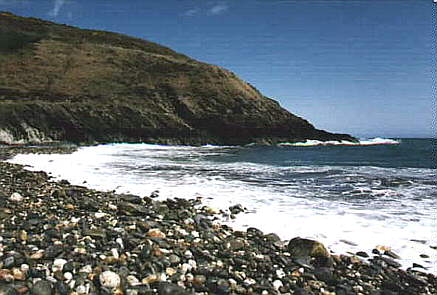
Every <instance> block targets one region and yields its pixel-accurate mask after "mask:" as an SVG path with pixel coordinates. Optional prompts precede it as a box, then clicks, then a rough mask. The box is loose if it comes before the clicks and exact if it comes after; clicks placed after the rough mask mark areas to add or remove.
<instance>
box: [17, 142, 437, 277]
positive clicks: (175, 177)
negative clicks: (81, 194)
mask: <svg viewBox="0 0 437 295" xmlns="http://www.w3.org/2000/svg"><path fill="white" fill-rule="evenodd" d="M319 144H320V143H318V142H306V143H302V144H298V145H291V144H283V145H278V146H244V147H241V146H240V147H226V146H203V147H187V146H161V145H149V144H109V145H99V146H93V147H83V148H80V149H79V150H78V151H77V152H75V153H73V154H71V155H57V154H52V155H18V156H16V157H15V158H14V159H12V160H11V161H12V162H14V163H20V164H25V165H29V166H30V167H29V169H32V170H44V171H46V172H48V173H50V174H51V175H52V176H54V177H56V178H59V179H67V180H69V181H70V182H71V183H74V184H81V185H86V186H88V187H91V188H96V189H100V190H116V191H117V192H130V193H134V194H138V195H141V196H147V195H150V194H151V193H152V192H153V191H155V190H158V191H159V195H160V198H171V197H183V198H196V197H202V198H203V199H204V201H205V203H206V204H208V205H209V206H212V207H216V208H220V209H227V208H228V207H229V206H230V205H234V204H242V205H243V206H244V207H246V208H247V209H248V211H247V212H248V213H242V214H239V215H237V218H236V219H235V220H229V221H226V222H229V223H230V224H231V225H232V226H233V227H235V228H237V229H244V228H247V227H257V228H259V229H261V230H263V231H264V232H265V233H270V232H274V233H277V234H278V235H279V236H280V237H281V238H283V239H291V238H293V237H296V236H300V237H307V238H313V239H317V240H319V241H321V242H323V243H325V245H327V246H328V247H329V248H330V249H331V250H332V251H334V252H335V253H337V254H341V253H347V252H352V253H355V252H357V251H360V250H364V251H367V252H368V253H369V254H371V250H372V249H373V248H375V247H376V246H378V245H384V246H389V247H391V248H392V250H393V251H394V252H395V253H397V254H399V255H400V256H401V258H402V259H401V260H400V262H401V263H402V265H403V267H404V268H407V267H411V266H412V263H413V262H416V263H419V264H421V265H422V266H424V267H425V268H427V271H429V272H433V273H437V250H436V249H433V247H435V246H437V175H436V161H437V159H436V154H435V152H436V150H437V147H436V140H435V139H396V141H393V140H384V139H374V140H370V141H364V140H363V141H362V142H361V144H362V145H319Z"/></svg>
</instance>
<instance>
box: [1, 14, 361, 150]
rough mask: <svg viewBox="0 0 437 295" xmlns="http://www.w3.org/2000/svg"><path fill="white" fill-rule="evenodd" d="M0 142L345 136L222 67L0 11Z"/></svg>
mask: <svg viewBox="0 0 437 295" xmlns="http://www.w3.org/2000/svg"><path fill="white" fill-rule="evenodd" d="M0 65H1V69H0V143H7V144H16V143H41V142H53V141H69V142H75V143H96V142H99V143H103V142H120V141H123V142H151V143H168V144H206V143H209V144H246V143H252V142H258V143H275V142H295V141H301V140H304V139H317V140H355V139H354V138H353V137H351V136H349V135H345V134H332V133H329V132H326V131H323V130H318V129H316V128H314V126H312V125H311V124H310V123H309V122H307V121H306V120H304V119H302V118H300V117H297V116H295V115H293V114H291V113H289V112H288V111H287V110H285V109H283V108H281V107H280V105H279V104H278V103H277V102H276V101H274V100H271V99H269V98H267V97H265V96H263V95H262V94H261V93H260V92H259V91H258V90H257V89H256V88H254V87H253V86H251V85H250V84H248V83H246V82H244V81H242V80H241V79H239V78H238V77H237V76H236V75H235V74H233V73H232V72H230V71H228V70H225V69H223V68H220V67H217V66H214V65H210V64H206V63H202V62H199V61H196V60H193V59H191V58H189V57H187V56H185V55H183V54H179V53H177V52H175V51H173V50H171V49H169V48H166V47H163V46H161V45H158V44H156V43H152V42H149V41H145V40H141V39H137V38H132V37H128V36H125V35H122V34H118V33H111V32H103V31H94V30H85V29H79V28H75V27H70V26H66V25H60V24H56V23H52V22H48V21H44V20H40V19H34V18H25V17H20V16H16V15H13V14H11V13H7V12H0Z"/></svg>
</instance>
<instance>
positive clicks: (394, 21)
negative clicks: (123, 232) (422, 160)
mask: <svg viewBox="0 0 437 295" xmlns="http://www.w3.org/2000/svg"><path fill="white" fill-rule="evenodd" d="M0 10H5V11H10V12H12V13H14V14H17V15H22V16H31V17H37V18H43V19H46V20H51V21H54V22H59V23H64V24H68V25H73V26H78V27H81V28H90V29H97V30H107V31H115V32H120V33H124V34H127V35H131V36H136V37H140V38H143V39H146V40H149V41H153V42H157V43H160V44H162V45H165V46H167V47H170V48H172V49H174V50H176V51H178V52H180V53H183V54H185V55H188V56H190V57H192V58H194V59H196V60H199V61H203V62H208V63H211V64H215V65H218V66H221V67H224V68H227V69H229V70H231V71H233V72H234V73H236V74H237V75H238V76H239V77H240V78H242V79H243V80H245V81H248V82H249V83H251V84H252V85H254V86H255V87H256V88H257V89H259V90H260V91H261V92H262V93H263V94H264V95H265V96H268V97H271V98H273V99H275V100H277V101H279V102H280V103H281V105H282V106H283V107H284V108H286V109H287V110H289V111H290V112H292V113H294V114H296V115H298V116H301V117H303V118H305V119H307V120H308V121H310V122H311V123H312V124H314V125H315V126H316V127H317V128H319V129H325V130H328V131H331V132H341V133H349V134H352V135H354V136H358V137H375V136H381V137H436V97H437V94H436V87H435V84H436V3H434V1H433V0H227V1H221V0H219V1H216V0H211V1H209V0H160V1H152V0H129V1H126V0H110V1H109V0H38V1H32V0H0Z"/></svg>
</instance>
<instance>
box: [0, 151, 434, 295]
mask: <svg viewBox="0 0 437 295" xmlns="http://www.w3.org/2000/svg"><path fill="white" fill-rule="evenodd" d="M23 151H24V152H35V151H36V152H45V153H50V152H60V151H63V152H67V153H68V152H72V151H74V147H68V148H62V147H45V148H41V147H40V148H37V147H34V148H26V147H25V148H22V147H16V148H8V147H4V148H1V149H0V183H1V187H0V200H1V207H2V208H1V209H2V211H1V215H0V216H1V220H2V224H3V228H2V229H1V231H0V236H1V237H2V241H1V244H2V247H1V248H2V250H3V251H2V253H3V255H2V256H0V261H1V262H0V263H2V267H1V268H2V269H1V270H0V282H1V284H0V285H1V287H0V288H1V290H0V293H5V294H16V293H8V292H14V291H12V290H15V292H18V293H19V294H26V293H29V292H30V293H32V294H41V295H43V294H53V293H54V292H55V293H57V294H71V292H76V293H77V294H113V293H116V294H130V295H137V294H189V293H190V292H191V291H195V292H197V293H203V294H208V293H209V294H278V293H289V294H326V295H327V294H435V293H436V292H437V278H436V276H434V275H432V274H427V273H423V272H420V271H414V270H407V271H405V270H401V269H399V264H398V263H397V262H396V259H395V255H391V257H390V255H389V254H390V252H389V251H387V252H386V253H385V254H384V253H379V254H372V253H368V255H374V257H373V258H371V259H370V260H369V262H364V261H363V260H362V259H361V258H359V257H358V256H350V255H332V254H329V253H328V252H327V251H326V249H325V248H324V247H323V246H320V245H321V244H319V243H316V242H311V243H308V242H306V243H305V242H304V243H300V244H301V245H300V244H296V243H291V244H290V246H289V245H288V244H287V243H286V242H284V241H281V240H280V239H279V238H278V237H277V236H276V235H275V234H267V235H265V234H264V233H262V232H261V231H260V230H257V229H254V228H251V229H248V230H247V231H246V232H242V231H234V230H233V229H232V228H230V227H228V226H226V225H221V224H220V223H219V222H218V218H219V215H220V212H216V211H215V210H213V209H212V208H208V207H205V206H203V205H202V204H201V203H200V201H199V200H182V199H175V200H167V201H156V200H154V199H153V198H148V197H144V198H140V197H138V196H133V195H118V194H114V193H111V192H99V191H95V190H92V189H88V188H85V187H81V186H73V185H70V184H68V182H66V181H60V182H51V181H50V177H49V176H48V175H47V174H46V173H44V172H30V171H27V170H24V169H23V167H22V166H20V165H15V164H10V163H6V162H3V160H5V159H6V158H8V157H10V156H12V155H14V154H16V153H21V152H23ZM290 238H293V237H290ZM317 249H318V250H317ZM320 249H322V250H320ZM323 249H325V250H323ZM381 251H383V250H381ZM360 254H361V255H363V256H364V253H360ZM392 254H393V253H392ZM38 279H40V280H39V282H37V280H38ZM73 282H74V283H73ZM180 285H183V286H184V288H186V289H184V288H182V287H181V286H180Z"/></svg>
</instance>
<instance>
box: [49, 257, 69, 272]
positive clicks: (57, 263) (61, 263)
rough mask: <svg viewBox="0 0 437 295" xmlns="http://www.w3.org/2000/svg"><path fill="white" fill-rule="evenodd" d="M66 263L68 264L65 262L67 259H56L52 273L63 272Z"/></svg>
mask: <svg viewBox="0 0 437 295" xmlns="http://www.w3.org/2000/svg"><path fill="white" fill-rule="evenodd" d="M66 263H67V260H65V259H62V258H58V259H55V260H54V261H53V266H52V271H53V272H56V271H62V269H63V268H64V265H65V264H66Z"/></svg>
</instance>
